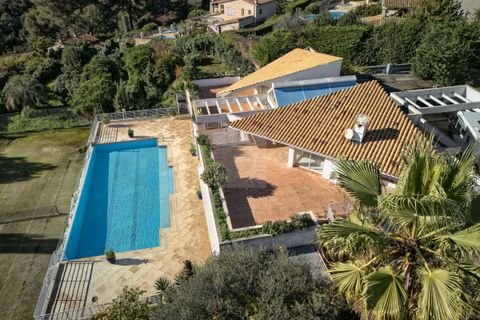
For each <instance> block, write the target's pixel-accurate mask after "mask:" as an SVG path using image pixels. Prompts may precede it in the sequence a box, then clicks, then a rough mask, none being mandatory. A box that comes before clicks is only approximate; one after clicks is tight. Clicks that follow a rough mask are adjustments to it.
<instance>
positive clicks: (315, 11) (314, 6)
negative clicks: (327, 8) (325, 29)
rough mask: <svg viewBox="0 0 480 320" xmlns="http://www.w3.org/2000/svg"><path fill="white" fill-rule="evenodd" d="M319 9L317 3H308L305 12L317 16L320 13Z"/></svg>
mask: <svg viewBox="0 0 480 320" xmlns="http://www.w3.org/2000/svg"><path fill="white" fill-rule="evenodd" d="M320 8H321V7H320V3H319V2H314V3H310V4H309V5H308V6H306V7H305V12H306V13H311V14H318V13H320Z"/></svg>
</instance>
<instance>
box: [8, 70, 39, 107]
mask: <svg viewBox="0 0 480 320" xmlns="http://www.w3.org/2000/svg"><path fill="white" fill-rule="evenodd" d="M2 94H3V98H4V104H5V108H6V109H7V110H8V111H22V110H25V109H28V108H33V107H35V106H36V105H38V104H41V103H44V102H45V100H46V96H45V91H44V87H43V85H42V84H41V83H40V82H38V80H36V79H34V78H31V77H29V76H26V75H15V76H12V77H11V78H10V79H9V80H8V82H7V83H6V84H5V87H4V88H3V90H2Z"/></svg>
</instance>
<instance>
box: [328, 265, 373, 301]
mask: <svg viewBox="0 0 480 320" xmlns="http://www.w3.org/2000/svg"><path fill="white" fill-rule="evenodd" d="M329 273H330V276H331V278H332V281H333V282H334V283H335V285H336V286H337V287H338V290H339V291H340V293H342V294H343V295H344V296H345V298H346V299H347V301H349V302H354V301H355V300H357V299H358V298H359V297H360V296H361V294H362V292H363V290H364V288H363V281H364V276H365V271H364V270H363V269H362V266H361V265H359V264H358V263H343V262H338V263H336V264H334V265H333V267H332V268H330V269H329Z"/></svg>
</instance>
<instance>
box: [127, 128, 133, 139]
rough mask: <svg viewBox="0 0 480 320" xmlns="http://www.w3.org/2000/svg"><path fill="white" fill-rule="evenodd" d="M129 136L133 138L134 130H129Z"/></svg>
mask: <svg viewBox="0 0 480 320" xmlns="http://www.w3.org/2000/svg"><path fill="white" fill-rule="evenodd" d="M128 136H129V137H130V138H133V129H130V128H128Z"/></svg>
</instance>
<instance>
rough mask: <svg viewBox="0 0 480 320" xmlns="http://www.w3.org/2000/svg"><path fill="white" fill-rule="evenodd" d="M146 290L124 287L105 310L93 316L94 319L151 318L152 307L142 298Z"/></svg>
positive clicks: (140, 319) (145, 319)
mask: <svg viewBox="0 0 480 320" xmlns="http://www.w3.org/2000/svg"><path fill="white" fill-rule="evenodd" d="M144 293H145V291H141V290H140V289H134V288H127V287H125V288H123V292H122V294H121V295H120V296H118V297H117V298H115V299H113V301H112V303H111V304H110V305H109V306H108V307H107V309H106V310H105V311H102V312H100V313H98V314H96V315H94V316H93V317H92V319H93V320H118V319H136V320H149V319H150V309H149V308H148V304H147V302H146V301H144V300H143V299H142V296H143V294H144Z"/></svg>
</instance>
